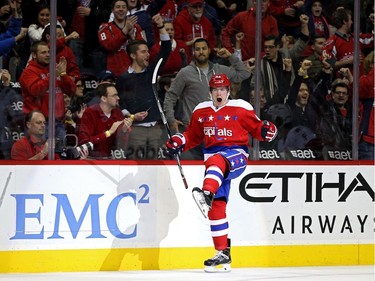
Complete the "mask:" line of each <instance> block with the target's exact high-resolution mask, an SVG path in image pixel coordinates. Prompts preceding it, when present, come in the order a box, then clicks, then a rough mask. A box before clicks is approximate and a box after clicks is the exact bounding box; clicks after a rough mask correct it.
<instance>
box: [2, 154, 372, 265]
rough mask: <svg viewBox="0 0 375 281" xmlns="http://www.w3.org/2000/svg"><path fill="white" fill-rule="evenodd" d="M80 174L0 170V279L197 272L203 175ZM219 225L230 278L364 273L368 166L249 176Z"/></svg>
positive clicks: (195, 168) (203, 241)
mask: <svg viewBox="0 0 375 281" xmlns="http://www.w3.org/2000/svg"><path fill="white" fill-rule="evenodd" d="M50 163H52V162H50ZM88 163H89V164H87V165H86V164H85V165H53V164H51V165H4V166H0V220H1V232H0V260H1V261H2V262H1V263H0V272H43V271H85V270H129V269H159V268H160V269H168V268H199V267H202V263H203V260H204V259H206V258H209V257H211V256H212V255H213V254H214V251H213V247H212V241H211V236H210V230H209V223H208V221H207V220H205V219H204V218H203V216H202V215H201V213H200V212H199V210H198V209H197V207H196V205H195V203H194V201H193V199H192V196H191V189H192V188H193V187H194V186H199V187H200V186H201V183H202V179H203V176H204V174H203V172H204V166H202V165H191V164H189V165H184V171H185V175H186V178H187V181H188V184H189V189H185V188H184V185H183V183H182V180H181V176H180V173H179V170H178V168H177V166H176V165H172V164H171V163H173V162H168V161H166V162H160V163H162V164H161V165H160V164H157V165H134V164H135V163H134V164H133V165H128V164H125V165H123V164H122V163H121V164H118V165H117V164H116V165H108V164H100V163H99V164H98V163H94V162H93V163H94V164H92V163H90V162H88ZM158 163H159V162H158ZM354 163H355V162H354ZM227 215H228V219H229V227H230V232H229V236H230V237H231V238H232V244H233V247H232V259H233V267H236V266H237V267H245V266H247V267H248V266H291V265H294V266H295V265H301V266H308V265H351V264H353V265H354V264H356V265H357V264H374V229H375V223H374V166H373V165H355V164H353V165H348V164H346V165H340V166H338V165H326V164H317V165H315V164H314V165H311V164H310V165H290V164H288V165H284V164H283V165H256V164H255V165H254V164H249V165H248V167H247V169H246V171H245V172H244V173H243V175H242V176H241V177H240V178H238V179H236V180H234V181H233V182H232V188H231V196H230V200H229V203H228V209H227ZM186 257H190V258H188V259H187V258H186Z"/></svg>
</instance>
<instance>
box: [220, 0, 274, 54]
mask: <svg viewBox="0 0 375 281" xmlns="http://www.w3.org/2000/svg"><path fill="white" fill-rule="evenodd" d="M255 5H256V2H255V1H254V7H256V6H255ZM268 6H269V1H268V0H266V1H262V39H264V37H265V36H266V35H270V34H273V35H275V36H278V35H279V30H278V26H277V21H276V19H275V18H274V17H273V16H271V15H270V14H269V12H268ZM255 26H256V14H255V9H254V8H252V9H250V10H248V11H244V12H241V13H238V14H237V15H236V16H234V18H233V19H231V20H230V21H229V22H228V24H227V26H226V27H225V28H224V29H223V31H222V34H221V37H222V39H221V40H222V43H223V47H224V48H226V49H228V51H230V52H231V53H233V52H234V42H232V40H233V38H234V36H235V34H236V33H239V32H243V33H244V38H243V40H242V41H241V54H242V60H243V61H245V60H248V59H250V58H253V57H255V42H256V34H255V29H256V28H255ZM262 45H263V40H262ZM262 49H263V46H262Z"/></svg>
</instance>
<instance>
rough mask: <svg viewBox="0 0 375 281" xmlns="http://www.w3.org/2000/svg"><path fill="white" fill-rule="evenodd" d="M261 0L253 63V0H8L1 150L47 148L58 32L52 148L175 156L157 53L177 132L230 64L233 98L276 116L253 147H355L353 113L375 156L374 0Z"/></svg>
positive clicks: (333, 154)
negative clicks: (167, 146)
mask: <svg viewBox="0 0 375 281" xmlns="http://www.w3.org/2000/svg"><path fill="white" fill-rule="evenodd" d="M258 1H261V15H260V16H261V25H262V26H261V32H262V33H261V36H260V38H261V40H260V41H261V42H260V45H261V56H260V62H259V64H257V63H256V57H255V46H256V40H257V34H256V22H257V21H256V19H257V13H256V11H257V9H256V1H255V0H248V1H245V0H115V1H108V0H57V3H56V4H57V22H53V23H51V20H50V18H51V13H50V12H51V11H50V2H49V0H28V1H26V0H0V81H1V83H0V159H15V160H22V159H37V160H41V159H48V155H47V154H48V143H47V141H46V140H47V139H48V130H47V128H48V123H49V122H50V121H51V120H48V116H49V115H48V114H49V109H50V108H49V97H50V95H51V93H50V92H49V79H50V69H49V66H50V57H51V56H50V43H51V38H55V39H56V69H55V73H54V76H55V77H56V88H55V90H54V93H53V94H54V95H55V96H54V99H55V108H54V111H55V117H56V120H53V124H54V125H55V130H54V131H55V137H54V150H55V153H56V154H55V157H54V158H55V159H65V158H66V155H67V154H66V152H67V150H69V149H71V148H74V147H77V146H80V145H86V144H87V143H90V151H86V152H81V154H80V155H79V157H78V158H77V159H86V158H91V159H136V160H142V159H168V156H167V155H166V154H165V153H164V150H163V144H164V143H165V140H166V138H167V134H166V132H165V127H164V125H163V122H162V120H161V116H160V113H159V110H158V106H157V103H156V99H155V93H154V88H153V87H152V74H153V71H154V69H155V66H156V64H157V62H158V61H159V59H160V58H163V63H162V64H161V68H160V70H159V75H160V76H159V80H158V81H159V85H158V86H159V87H158V95H159V99H160V101H161V104H162V106H163V109H164V111H165V115H166V116H167V119H168V123H169V125H170V127H171V128H172V131H173V132H172V133H175V132H182V131H184V130H185V129H186V126H187V125H188V120H190V116H191V114H192V111H193V109H194V107H195V106H196V105H197V104H198V103H199V102H202V101H205V100H209V89H208V81H209V80H210V78H211V76H212V75H213V74H220V73H225V74H226V75H227V76H228V77H229V79H230V80H231V83H232V85H233V86H232V89H231V98H234V99H236V98H241V99H244V100H246V101H248V102H250V103H251V104H252V105H253V107H254V108H259V110H260V112H258V113H257V115H258V116H261V117H262V118H264V119H268V120H270V121H272V122H274V123H275V124H276V126H277V127H278V129H279V134H278V136H277V138H276V139H275V140H274V141H272V142H271V143H260V146H259V147H258V150H257V151H253V154H252V157H255V158H258V159H263V160H290V159H293V160H294V159H298V160H302V159H303V160H351V159H352V154H353V151H352V147H353V145H352V133H353V131H352V128H353V125H356V127H358V132H356V133H357V134H358V139H359V143H358V155H359V159H374V36H375V33H374V24H375V19H374V2H373V0H361V5H360V21H359V22H354V23H353V11H354V1H353V0H336V1H326V0H258ZM51 24H53V25H55V27H56V34H54V36H51V34H50V31H51ZM354 25H359V30H360V36H359V41H360V42H359V46H360V53H358V54H357V53H355V52H354V45H355V42H354V40H355V37H354V35H353V26H354ZM355 56H358V58H359V60H358V61H359V66H358V73H359V83H358V85H356V84H354V83H353V81H354V80H353V74H354V67H355V66H356V65H355V62H356V59H355ZM256 64H257V65H260V68H259V69H256V68H255V65H256ZM257 75H259V77H260V85H259V88H260V91H259V92H256V91H255V86H256V85H255V82H256V81H257V80H256V79H255V78H256V77H258V76H257ZM258 81H259V80H258ZM354 87H357V88H354ZM354 89H358V92H359V97H358V103H354V102H353V98H357V97H353V92H354ZM255 100H258V102H259V104H258V105H256V104H255ZM353 104H358V108H356V109H354V108H353ZM353 110H354V111H355V112H358V118H355V120H353V113H352V112H353ZM91 144H92V147H91ZM250 145H251V146H253V145H254V144H253V143H252V141H251V143H250ZM254 155H256V156H254ZM68 158H69V157H68ZM182 159H196V160H200V159H202V153H200V152H199V149H198V150H196V151H194V150H193V151H192V152H191V153H190V154H189V155H186V156H182Z"/></svg>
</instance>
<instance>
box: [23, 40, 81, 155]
mask: <svg viewBox="0 0 375 281" xmlns="http://www.w3.org/2000/svg"><path fill="white" fill-rule="evenodd" d="M31 55H32V60H31V61H30V62H29V64H28V66H27V67H26V68H25V70H24V71H23V73H22V75H21V77H20V84H21V89H22V97H23V102H24V104H23V111H24V113H25V114H28V113H30V112H31V111H32V110H40V111H41V112H42V113H43V115H44V116H48V107H49V101H48V100H49V95H50V93H49V91H48V90H49V62H50V56H49V47H48V44H47V43H46V42H43V41H37V42H35V43H33V45H32V46H31ZM66 67H67V61H66V59H65V58H64V57H61V58H60V60H59V62H58V63H57V64H56V89H55V117H56V120H55V125H56V126H55V133H56V135H55V136H56V138H57V139H60V140H61V141H62V140H64V138H65V127H64V124H63V119H64V116H65V106H64V93H65V94H67V95H73V94H74V92H75V90H76V85H75V84H74V81H73V79H72V78H71V77H70V76H69V75H68V74H67V72H66ZM56 148H57V149H60V147H58V146H56Z"/></svg>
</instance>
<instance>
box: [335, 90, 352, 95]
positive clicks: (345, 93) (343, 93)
mask: <svg viewBox="0 0 375 281" xmlns="http://www.w3.org/2000/svg"><path fill="white" fill-rule="evenodd" d="M333 93H334V94H336V95H344V96H347V95H349V93H348V92H342V91H335V92H333Z"/></svg>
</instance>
